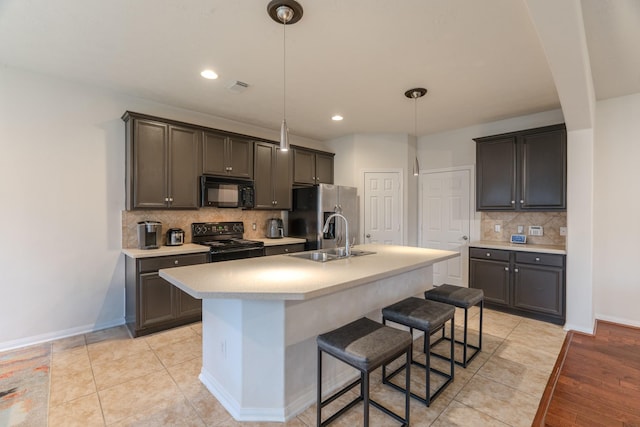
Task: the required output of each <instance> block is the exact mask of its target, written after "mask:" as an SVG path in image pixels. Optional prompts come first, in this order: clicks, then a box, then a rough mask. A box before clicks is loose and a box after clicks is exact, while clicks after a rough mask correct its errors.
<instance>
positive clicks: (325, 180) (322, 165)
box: [316, 153, 333, 184]
mask: <svg viewBox="0 0 640 427" xmlns="http://www.w3.org/2000/svg"><path fill="white" fill-rule="evenodd" d="M316 182H317V183H322V184H333V156H330V155H326V154H320V153H317V154H316Z"/></svg>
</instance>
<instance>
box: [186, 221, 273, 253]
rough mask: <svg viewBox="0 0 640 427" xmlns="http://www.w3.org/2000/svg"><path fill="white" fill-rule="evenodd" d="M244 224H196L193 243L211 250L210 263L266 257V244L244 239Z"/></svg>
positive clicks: (233, 222)
mask: <svg viewBox="0 0 640 427" xmlns="http://www.w3.org/2000/svg"><path fill="white" fill-rule="evenodd" d="M243 233H244V224H243V223H242V222H235V221H231V222H194V223H193V224H191V235H192V238H191V241H192V242H193V243H197V244H199V245H206V246H209V247H210V248H211V250H210V251H209V262H218V261H230V260H234V259H244V258H253V257H259V256H264V243H262V242H258V241H255V240H245V239H243Z"/></svg>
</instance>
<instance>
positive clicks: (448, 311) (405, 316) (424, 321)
mask: <svg viewBox="0 0 640 427" xmlns="http://www.w3.org/2000/svg"><path fill="white" fill-rule="evenodd" d="M455 311H456V309H455V307H453V306H452V305H448V304H442V303H439V302H436V301H429V300H424V299H420V298H415V297H410V298H407V299H404V300H402V301H400V302H397V303H395V304H392V305H390V306H387V307H385V308H383V309H382V316H383V317H385V318H386V319H387V320H391V321H392V322H396V323H400V324H402V325H405V326H409V327H410V328H415V329H420V330H421V331H425V332H427V333H428V334H431V333H432V332H433V331H435V330H437V329H438V328H440V327H441V326H442V325H444V324H445V323H446V322H447V321H448V320H451V319H453V315H454V313H455Z"/></svg>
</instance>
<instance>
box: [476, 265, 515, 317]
mask: <svg viewBox="0 0 640 427" xmlns="http://www.w3.org/2000/svg"><path fill="white" fill-rule="evenodd" d="M469 287H471V288H477V289H482V290H483V291H484V299H485V301H487V302H491V303H494V304H500V305H504V306H508V305H509V304H510V298H509V297H510V295H509V263H508V262H502V261H485V260H478V259H471V260H470V261H469Z"/></svg>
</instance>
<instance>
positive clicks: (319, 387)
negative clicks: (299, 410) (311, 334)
mask: <svg viewBox="0 0 640 427" xmlns="http://www.w3.org/2000/svg"><path fill="white" fill-rule="evenodd" d="M316 388H317V391H316V393H317V394H318V395H317V403H316V405H317V407H316V415H317V417H316V425H317V426H320V425H322V350H320V348H318V384H317V387H316Z"/></svg>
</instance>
